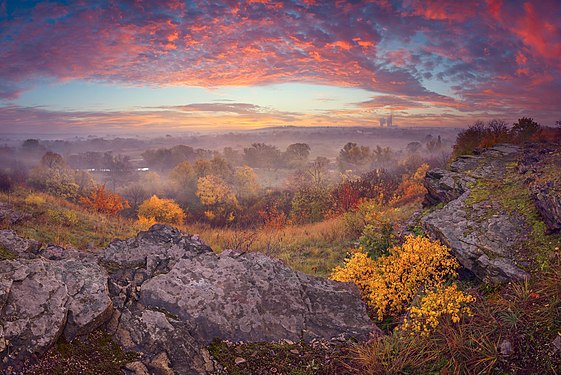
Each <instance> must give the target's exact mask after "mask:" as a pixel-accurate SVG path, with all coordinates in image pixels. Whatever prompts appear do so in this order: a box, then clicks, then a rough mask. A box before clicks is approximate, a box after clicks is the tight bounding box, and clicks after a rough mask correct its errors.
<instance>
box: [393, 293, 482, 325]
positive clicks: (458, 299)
mask: <svg viewBox="0 0 561 375" xmlns="http://www.w3.org/2000/svg"><path fill="white" fill-rule="evenodd" d="M472 302H475V297H473V296H471V295H469V294H465V293H464V292H462V291H461V290H458V286H457V285H456V284H452V285H450V286H447V287H445V288H435V289H433V290H430V291H428V292H427V293H426V294H425V295H424V296H423V297H422V298H421V301H420V302H419V306H411V307H410V308H409V309H408V314H407V316H406V317H405V318H404V319H403V324H402V325H401V326H400V327H399V329H400V330H401V331H404V332H409V333H410V334H411V335H413V336H414V335H417V334H421V335H423V336H428V335H429V334H430V333H431V332H433V331H434V329H436V327H437V326H438V325H439V324H440V321H441V320H442V319H443V318H444V317H448V318H449V319H450V320H451V321H452V323H458V322H459V321H460V318H461V317H462V316H472V315H473V312H472V311H471V309H470V308H469V304H470V303H472Z"/></svg>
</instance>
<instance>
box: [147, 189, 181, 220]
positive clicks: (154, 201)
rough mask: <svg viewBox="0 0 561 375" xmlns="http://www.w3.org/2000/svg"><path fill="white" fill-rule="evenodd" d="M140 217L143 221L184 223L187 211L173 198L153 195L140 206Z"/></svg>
mask: <svg viewBox="0 0 561 375" xmlns="http://www.w3.org/2000/svg"><path fill="white" fill-rule="evenodd" d="M138 219H139V220H140V221H141V222H154V221H155V222H158V223H164V224H172V225H182V224H183V221H184V220H185V212H184V211H183V210H182V209H181V207H179V205H178V204H177V203H175V202H174V201H173V199H163V198H158V196H156V195H152V196H151V197H150V198H149V199H147V200H145V201H144V202H142V204H141V205H140V206H139V207H138Z"/></svg>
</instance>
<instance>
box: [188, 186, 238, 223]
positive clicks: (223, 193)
mask: <svg viewBox="0 0 561 375" xmlns="http://www.w3.org/2000/svg"><path fill="white" fill-rule="evenodd" d="M196 194H197V197H199V200H200V201H201V203H202V204H203V205H205V206H207V208H208V210H207V211H206V212H205V216H206V217H207V218H208V219H209V220H211V221H221V222H230V221H233V220H234V213H233V212H234V211H235V210H236V209H238V206H239V204H238V200H237V198H236V196H235V195H234V193H233V192H232V189H231V188H230V186H228V184H226V182H225V181H224V180H223V179H222V178H220V177H218V176H213V175H208V176H204V177H199V180H198V182H197V193H196Z"/></svg>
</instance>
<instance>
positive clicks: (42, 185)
mask: <svg viewBox="0 0 561 375" xmlns="http://www.w3.org/2000/svg"><path fill="white" fill-rule="evenodd" d="M29 183H30V184H31V185H32V186H33V187H35V188H37V189H40V190H43V191H46V192H48V193H49V194H52V195H56V196H58V197H61V198H65V199H70V200H75V199H77V198H78V191H79V190H80V187H79V186H78V184H77V183H76V180H75V174H74V171H72V170H71V169H69V168H68V167H67V165H66V162H65V161H64V158H63V157H62V156H61V155H59V154H56V153H53V152H47V153H45V155H43V157H42V158H41V162H40V164H39V166H37V167H35V168H33V169H32V170H31V173H30V176H29Z"/></svg>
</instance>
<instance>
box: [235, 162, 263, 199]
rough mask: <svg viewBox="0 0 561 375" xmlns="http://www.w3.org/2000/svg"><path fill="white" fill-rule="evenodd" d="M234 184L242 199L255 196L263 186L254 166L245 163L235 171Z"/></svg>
mask: <svg viewBox="0 0 561 375" xmlns="http://www.w3.org/2000/svg"><path fill="white" fill-rule="evenodd" d="M234 184H235V186H236V190H237V192H238V197H240V198H241V199H249V198H253V197H255V196H256V195H257V192H258V191H259V189H260V188H261V186H260V185H259V179H258V177H257V174H256V173H255V171H254V170H253V168H251V167H248V166H247V165H244V166H243V167H239V168H237V169H236V171H235V172H234Z"/></svg>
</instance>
